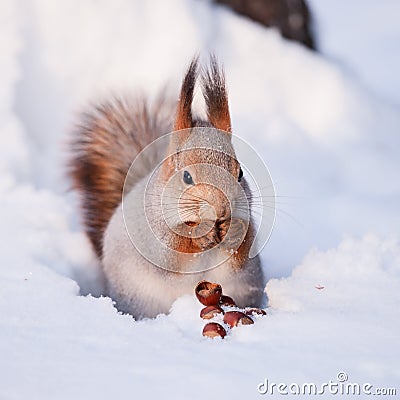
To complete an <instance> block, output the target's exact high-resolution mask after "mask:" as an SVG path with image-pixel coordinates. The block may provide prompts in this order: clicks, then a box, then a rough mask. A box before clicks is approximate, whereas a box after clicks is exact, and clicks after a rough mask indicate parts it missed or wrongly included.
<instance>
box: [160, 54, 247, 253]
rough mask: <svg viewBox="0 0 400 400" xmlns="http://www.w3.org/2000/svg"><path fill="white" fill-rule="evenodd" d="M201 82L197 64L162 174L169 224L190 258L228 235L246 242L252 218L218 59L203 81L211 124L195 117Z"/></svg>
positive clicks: (186, 79)
mask: <svg viewBox="0 0 400 400" xmlns="http://www.w3.org/2000/svg"><path fill="white" fill-rule="evenodd" d="M197 77H198V61H197V59H194V60H193V61H192V63H191V64H190V66H189V69H188V71H187V73H186V75H185V77H184V79H183V83H182V87H181V93H180V98H179V101H178V105H177V111H176V116H175V122H174V132H172V134H171V135H170V141H169V146H168V154H167V156H166V158H165V160H164V162H163V164H162V166H161V170H160V179H161V182H162V185H163V187H164V190H163V194H162V195H161V198H162V202H163V205H162V207H164V217H165V221H166V223H167V224H168V226H169V228H170V229H172V230H174V231H175V232H176V233H177V234H178V235H180V236H181V237H182V240H180V242H179V243H180V244H179V246H178V247H179V250H180V251H183V252H190V253H191V252H201V251H204V250H207V249H209V248H212V247H214V246H216V245H217V244H219V243H220V242H221V241H223V240H224V239H225V237H226V235H227V232H228V230H229V231H230V232H231V233H232V232H234V234H232V235H230V236H232V237H235V238H236V239H238V238H239V239H240V238H241V239H243V237H244V235H245V233H246V232H245V231H246V230H247V224H246V219H247V223H248V219H249V211H248V209H247V207H245V205H246V204H247V201H246V200H247V199H246V195H245V189H246V184H245V181H244V180H243V179H242V175H243V172H242V169H241V167H240V164H239V162H238V161H237V159H236V155H235V151H234V148H233V145H232V134H231V119H230V114H229V106H228V98H227V90H226V86H225V78H224V73H223V71H222V70H221V69H220V68H219V67H218V63H217V60H216V58H215V57H212V58H211V63H210V66H209V68H208V69H206V70H204V71H203V73H202V79H201V83H202V92H203V95H204V98H205V102H206V108H207V119H208V120H206V121H204V120H196V119H194V118H193V116H192V102H193V93H194V88H195V84H196V80H197ZM239 211H241V212H242V214H243V212H244V214H245V215H244V217H243V216H242V217H243V218H242V217H241V216H240V215H239V214H240V212H239ZM246 211H247V212H246ZM238 229H240V232H239V231H237V230H238ZM239 233H242V235H241V234H239ZM228 236H229V235H228ZM227 238H228V237H227ZM227 238H226V239H227ZM236 239H235V240H236Z"/></svg>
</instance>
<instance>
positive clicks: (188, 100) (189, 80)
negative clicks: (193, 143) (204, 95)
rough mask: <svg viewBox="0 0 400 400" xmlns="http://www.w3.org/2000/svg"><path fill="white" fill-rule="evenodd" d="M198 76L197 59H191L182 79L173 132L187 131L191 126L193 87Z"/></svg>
mask: <svg viewBox="0 0 400 400" xmlns="http://www.w3.org/2000/svg"><path fill="white" fill-rule="evenodd" d="M197 76H198V57H195V58H193V60H192V62H191V63H190V65H189V68H188V70H187V72H186V75H185V77H184V78H183V82H182V87H181V94H180V97H179V101H178V107H177V110H176V117H175V123H174V130H175V131H178V130H181V129H189V128H191V127H192V126H193V120H192V102H193V93H194V87H195V85H196V80H197Z"/></svg>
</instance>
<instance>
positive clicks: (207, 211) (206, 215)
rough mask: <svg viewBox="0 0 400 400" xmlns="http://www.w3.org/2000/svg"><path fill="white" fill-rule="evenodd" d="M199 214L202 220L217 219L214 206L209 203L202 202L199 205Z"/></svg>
mask: <svg viewBox="0 0 400 400" xmlns="http://www.w3.org/2000/svg"><path fill="white" fill-rule="evenodd" d="M199 214H200V218H201V219H202V220H209V221H215V220H216V219H217V213H216V211H215V208H214V207H213V206H211V205H210V204H209V203H204V204H202V205H201V207H200V210H199Z"/></svg>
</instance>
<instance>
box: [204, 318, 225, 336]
mask: <svg viewBox="0 0 400 400" xmlns="http://www.w3.org/2000/svg"><path fill="white" fill-rule="evenodd" d="M203 336H207V337H210V338H214V337H217V336H219V337H221V338H222V339H223V338H224V337H225V336H226V330H225V329H224V327H223V326H222V325H220V324H217V323H216V322H209V323H208V324H206V325H205V326H204V328H203Z"/></svg>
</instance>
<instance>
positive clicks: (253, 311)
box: [244, 308, 267, 316]
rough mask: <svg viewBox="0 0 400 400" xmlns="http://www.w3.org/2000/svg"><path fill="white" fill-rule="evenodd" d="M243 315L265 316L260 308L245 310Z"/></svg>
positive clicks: (264, 312)
mask: <svg viewBox="0 0 400 400" xmlns="http://www.w3.org/2000/svg"><path fill="white" fill-rule="evenodd" d="M244 313H245V314H246V315H249V316H252V315H267V313H266V311H265V310H263V309H261V308H246V309H245V311H244Z"/></svg>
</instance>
